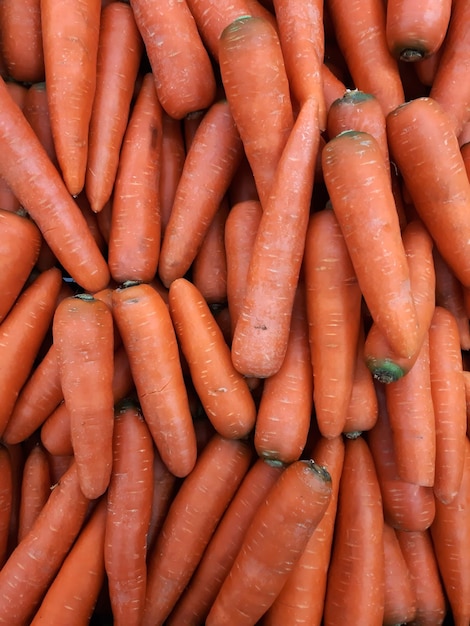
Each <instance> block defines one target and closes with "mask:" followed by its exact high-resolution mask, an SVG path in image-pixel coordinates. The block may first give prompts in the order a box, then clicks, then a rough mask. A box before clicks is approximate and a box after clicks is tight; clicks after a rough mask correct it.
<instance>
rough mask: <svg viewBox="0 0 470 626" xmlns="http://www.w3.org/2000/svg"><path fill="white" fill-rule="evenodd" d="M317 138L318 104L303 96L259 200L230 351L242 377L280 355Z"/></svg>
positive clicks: (266, 371) (268, 367)
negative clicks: (260, 212) (266, 193)
mask: <svg viewBox="0 0 470 626" xmlns="http://www.w3.org/2000/svg"><path fill="white" fill-rule="evenodd" d="M319 137H320V133H319V128H318V120H317V105H316V102H315V101H314V100H307V101H306V102H305V103H304V105H303V107H302V108H301V110H300V112H299V115H298V117H297V119H296V122H295V125H294V127H293V130H292V133H291V134H290V136H289V139H288V141H287V144H286V146H285V149H284V150H283V152H282V156H281V158H280V161H279V166H278V168H277V170H276V177H275V181H274V183H273V186H272V189H271V193H270V196H269V201H268V202H267V204H265V205H264V206H263V202H261V204H262V206H263V215H262V216H261V220H260V224H259V227H258V231H257V233H256V238H255V242H254V244H253V250H252V257H251V260H250V265H249V270H248V276H247V284H246V291H245V296H244V301H243V306H242V310H241V311H240V315H239V318H238V320H237V324H236V326H235V331H234V335H233V341H232V349H231V352H232V360H233V363H234V365H235V367H236V369H237V370H238V371H240V372H242V373H243V374H244V375H245V376H255V377H260V378H266V377H268V376H272V375H273V374H274V373H275V372H277V371H278V370H279V368H280V366H281V364H282V361H283V359H284V356H285V352H286V348H287V342H288V337H289V328H290V320H291V316H292V305H293V301H294V295H295V290H296V287H297V283H298V280H299V274H300V267H301V264H302V257H303V252H304V247H305V238H306V233H307V227H308V219H309V212H310V202H311V195H312V188H313V172H314V164H315V160H316V156H317V150H318V146H319Z"/></svg>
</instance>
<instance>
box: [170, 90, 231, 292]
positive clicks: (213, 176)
mask: <svg viewBox="0 0 470 626" xmlns="http://www.w3.org/2000/svg"><path fill="white" fill-rule="evenodd" d="M242 152H243V148H242V143H241V140H240V135H239V134H238V130H237V128H236V126H235V122H234V120H233V117H232V113H231V110H230V106H229V104H228V102H227V101H226V100H219V101H217V102H215V103H214V104H213V105H212V106H211V107H210V108H209V110H208V111H207V112H206V113H205V114H204V117H203V118H202V120H201V122H200V124H199V126H198V128H197V130H196V132H195V136H194V139H193V141H192V143H191V145H190V147H189V149H188V153H187V155H186V159H185V162H184V166H183V171H182V172H181V177H180V179H179V182H178V186H177V188H176V195H175V199H174V202H173V206H172V209H171V213H170V216H169V220H168V223H167V226H166V229H165V234H164V236H163V241H162V246H161V250H160V259H159V265H158V273H159V276H160V278H161V280H162V282H163V284H164V285H165V286H167V287H169V285H170V283H171V282H172V281H173V280H175V279H176V278H181V277H182V276H184V275H185V274H186V272H187V271H188V269H189V267H190V266H191V263H192V262H193V261H194V258H195V256H196V254H197V251H198V249H199V248H200V247H201V244H202V240H203V238H204V236H205V234H206V232H207V230H208V228H209V224H210V223H211V221H212V219H213V218H214V215H215V214H216V212H217V210H218V208H219V206H220V204H221V202H222V199H223V197H224V195H225V193H226V192H227V190H228V187H229V184H230V181H231V179H232V177H233V174H234V172H235V170H236V168H237V166H238V163H239V162H240V159H241V156H242Z"/></svg>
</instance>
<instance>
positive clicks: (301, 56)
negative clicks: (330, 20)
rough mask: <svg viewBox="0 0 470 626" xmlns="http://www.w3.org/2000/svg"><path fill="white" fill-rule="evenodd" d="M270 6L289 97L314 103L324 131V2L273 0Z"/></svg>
mask: <svg viewBox="0 0 470 626" xmlns="http://www.w3.org/2000/svg"><path fill="white" fill-rule="evenodd" d="M273 7H274V13H275V16H276V21H277V26H278V30H279V39H280V41H281V48H282V53H283V56H284V63H285V66H286V73H287V77H288V79H289V84H290V88H291V93H292V97H293V99H294V100H295V101H296V102H297V103H298V104H299V105H302V104H303V103H304V102H305V100H307V99H308V98H313V99H314V100H316V101H317V104H318V124H319V127H320V130H325V128H326V114H327V109H326V105H325V98H324V93H323V80H322V65H323V58H324V50H325V42H324V37H325V35H324V28H323V2H319V1H317V0H310V1H309V2H297V3H292V2H286V0H274V1H273Z"/></svg>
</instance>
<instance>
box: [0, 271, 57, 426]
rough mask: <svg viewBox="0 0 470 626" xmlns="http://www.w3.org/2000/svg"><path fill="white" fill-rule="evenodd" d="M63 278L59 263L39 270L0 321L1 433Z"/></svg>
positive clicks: (42, 338) (40, 340) (28, 369)
mask: <svg viewBox="0 0 470 626" xmlns="http://www.w3.org/2000/svg"><path fill="white" fill-rule="evenodd" d="M61 280H62V276H61V273H60V270H59V269H58V268H56V267H53V268H51V269H49V270H46V271H45V272H42V273H41V274H39V276H37V277H36V278H35V279H34V280H33V282H32V283H31V284H30V285H29V286H28V287H27V288H26V289H25V290H24V291H23V293H22V294H21V295H20V297H19V298H18V299H17V301H16V303H15V305H14V307H13V308H12V309H11V311H10V312H9V313H8V315H7V317H6V318H5V319H4V320H3V322H2V323H1V324H0V337H1V339H0V381H1V382H0V395H1V397H2V403H1V409H0V433H3V431H4V430H5V427H6V425H7V423H8V420H9V419H10V415H11V412H12V411H13V407H14V405H15V402H16V399H17V397H18V394H19V392H20V390H21V388H22V387H23V385H24V383H25V382H26V380H27V378H28V376H29V374H30V372H31V369H32V367H33V364H34V361H35V359H36V357H37V354H38V351H39V348H40V346H41V344H42V342H43V340H44V339H45V337H46V333H47V331H48V329H49V325H50V323H51V321H52V317H53V315H54V310H55V304H56V298H57V295H58V293H59V290H60V285H61Z"/></svg>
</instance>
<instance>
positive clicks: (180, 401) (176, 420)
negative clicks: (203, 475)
mask: <svg viewBox="0 0 470 626" xmlns="http://www.w3.org/2000/svg"><path fill="white" fill-rule="evenodd" d="M112 310H113V316H114V320H115V322H116V324H117V327H118V329H119V332H120V334H121V337H122V342H123V346H124V348H125V350H126V353H127V356H128V359H129V364H130V368H131V372H132V377H133V379H134V384H135V387H136V390H137V395H138V397H139V402H140V405H141V408H142V412H143V415H144V419H145V421H146V422H147V425H148V427H149V429H150V432H151V434H152V437H153V439H154V441H155V444H156V446H157V448H158V451H159V453H160V455H161V457H162V459H163V461H164V463H165V464H166V465H167V467H168V468H169V469H170V471H171V472H173V473H174V474H175V475H177V476H179V477H182V476H186V475H187V474H189V472H190V471H191V470H192V469H193V467H194V463H195V461H196V454H197V450H196V435H195V432H194V425H193V422H192V416H191V412H190V408H189V402H188V395H187V392H186V388H185V382H184V379H183V372H182V369H181V361H180V355H179V350H178V344H177V340H176V336H175V331H174V328H173V325H172V320H171V318H170V314H169V311H168V307H167V305H166V303H165V301H164V300H163V298H162V297H161V296H160V294H159V293H158V292H157V291H156V289H154V288H153V287H152V286H151V285H149V284H147V283H140V284H139V283H129V284H125V285H124V286H123V287H121V288H118V289H115V290H114V292H113V309H112ZM192 339H194V337H192Z"/></svg>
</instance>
